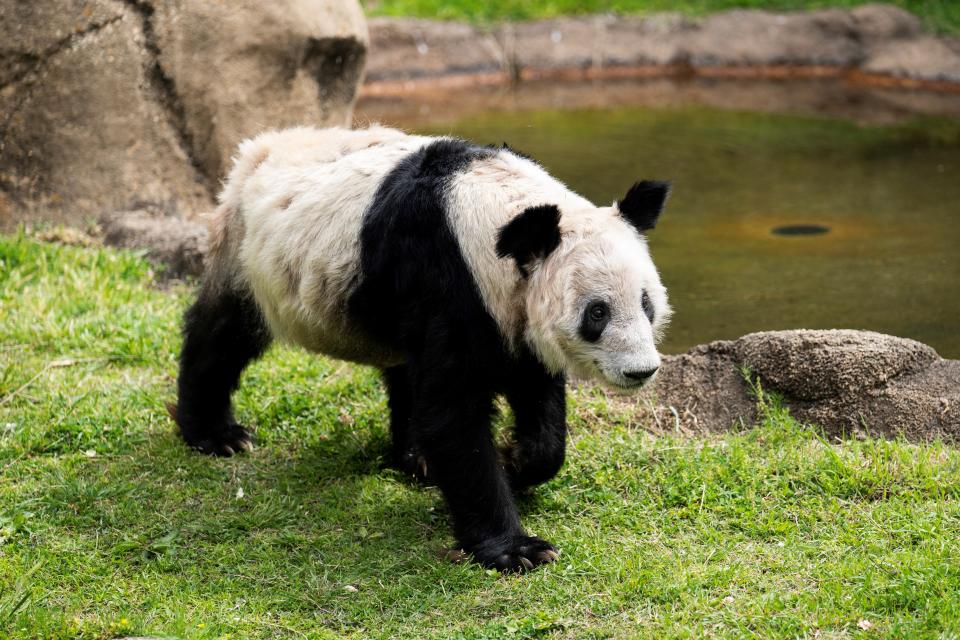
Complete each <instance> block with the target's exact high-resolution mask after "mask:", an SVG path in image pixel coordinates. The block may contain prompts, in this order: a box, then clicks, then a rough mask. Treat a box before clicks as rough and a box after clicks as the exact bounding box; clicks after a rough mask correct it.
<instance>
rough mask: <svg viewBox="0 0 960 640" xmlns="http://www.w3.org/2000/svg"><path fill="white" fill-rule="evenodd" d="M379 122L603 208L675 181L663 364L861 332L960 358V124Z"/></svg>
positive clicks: (555, 113) (541, 111)
mask: <svg viewBox="0 0 960 640" xmlns="http://www.w3.org/2000/svg"><path fill="white" fill-rule="evenodd" d="M954 99H957V100H960V98H957V97H956V96H954ZM404 100H408V101H409V100H415V98H412V97H411V98H404ZM375 107H376V104H375V103H368V104H366V105H364V104H361V106H360V111H359V113H360V114H361V117H367V118H371V119H373V118H376V119H382V120H384V121H385V122H387V123H388V124H394V125H399V126H404V127H405V128H408V129H412V130H416V131H418V132H424V133H431V134H453V135H456V136H460V137H464V138H468V139H471V140H474V141H477V142H481V143H496V144H499V143H500V142H503V141H506V142H507V143H509V144H510V146H511V147H514V148H516V149H518V150H521V151H523V152H524V153H526V154H528V155H530V156H532V157H534V158H536V159H537V160H538V161H540V162H541V163H542V164H543V165H544V166H545V167H546V168H547V169H548V170H549V171H550V172H551V173H552V174H553V175H555V176H556V177H557V178H559V179H560V180H562V181H564V182H565V183H566V184H567V185H568V186H570V187H571V188H572V189H573V190H575V191H577V192H579V193H581V194H583V195H584V196H586V197H587V198H589V199H591V200H592V201H594V202H595V203H598V204H605V203H610V202H612V201H613V200H615V199H616V198H618V197H619V196H621V195H622V194H623V193H624V192H625V191H626V189H627V188H628V187H629V186H630V184H631V183H632V182H633V181H634V180H636V179H639V178H655V179H668V180H671V181H672V182H673V185H674V191H673V196H672V197H671V199H670V202H669V204H668V209H667V211H666V213H665V214H664V216H663V218H662V219H661V223H660V225H659V226H658V227H657V229H656V230H654V231H653V232H652V233H651V234H650V236H649V237H650V246H651V251H652V253H653V256H654V260H655V262H656V263H657V265H658V267H659V269H660V272H661V276H662V278H663V281H664V283H665V284H666V286H667V287H668V289H669V292H670V296H671V301H672V304H673V306H674V308H675V310H676V314H675V316H674V321H673V324H672V326H671V328H670V330H669V331H668V333H667V339H666V341H665V344H664V345H663V349H664V351H665V352H666V353H677V352H682V351H684V350H686V349H688V348H690V347H691V346H693V345H696V344H700V343H704V342H709V341H711V340H717V339H729V338H736V337H738V336H741V335H743V334H745V333H749V332H751V331H761V330H770V329H790V328H811V329H818V328H855V329H870V330H874V331H881V332H884V333H890V334H894V335H899V336H904V337H908V338H914V339H916V340H920V341H922V342H925V343H927V344H929V345H931V346H933V347H934V348H935V349H937V350H938V351H939V352H940V354H941V355H943V356H944V357H951V358H960V284H958V283H960V118H956V117H950V116H922V117H921V116H916V117H912V116H910V115H909V114H908V115H903V114H899V115H898V116H897V117H896V118H885V117H884V118H878V119H879V120H880V121H881V122H879V123H876V122H874V123H867V124H864V123H863V122H857V121H851V120H850V119H848V118H846V117H844V118H836V117H824V116H823V115H811V114H809V113H808V114H803V115H797V114H783V113H771V112H762V111H751V110H745V109H743V108H736V109H731V108H724V107H717V106H709V105H704V104H696V103H690V102H681V103H679V104H669V105H662V104H661V105H655V106H642V105H641V106H637V105H626V104H616V105H614V106H602V107H596V106H574V107H572V108H571V107H569V106H568V105H566V104H564V105H560V106H559V107H555V106H551V105H550V104H544V103H543V101H540V102H538V103H537V104H536V105H535V106H534V107H532V108H531V107H528V106H525V105H524V102H523V98H522V96H520V97H519V98H518V97H517V96H516V95H514V96H513V97H512V98H511V100H510V103H509V105H508V106H506V107H504V106H503V105H499V104H498V106H495V107H493V108H490V109H487V110H477V109H469V108H465V109H464V110H463V115H462V116H456V115H453V116H451V115H450V114H451V113H453V114H456V113H458V112H459V110H458V109H457V108H456V106H455V105H452V106H449V108H446V109H443V114H445V115H444V116H443V117H442V118H435V119H433V121H431V118H430V117H429V116H428V117H426V118H425V117H423V113H422V112H421V111H418V112H416V113H417V116H416V117H412V116H411V117H406V118H404V117H402V116H399V117H398V116H397V115H396V113H394V112H392V111H391V112H388V113H387V114H386V115H387V117H383V118H378V117H377V116H378V113H377V109H376V108H375ZM434 108H435V107H434ZM858 120H862V118H858ZM890 120H893V121H892V122H891V121H890Z"/></svg>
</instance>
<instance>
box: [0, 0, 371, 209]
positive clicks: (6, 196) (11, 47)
mask: <svg viewBox="0 0 960 640" xmlns="http://www.w3.org/2000/svg"><path fill="white" fill-rule="evenodd" d="M366 48H367V31H366V25H365V22H364V19H363V14H362V12H361V10H360V7H359V5H358V4H357V2H356V0H336V1H334V0H277V1H275V2H257V1H255V0H233V1H232V2H229V3H227V2H221V1H218V0H190V1H187V0H0V227H9V226H11V225H12V224H15V223H16V222H17V221H18V220H19V219H23V217H31V216H43V217H47V218H54V219H56V218H61V219H65V220H70V221H77V220H80V219H83V218H85V217H93V216H99V215H100V214H102V213H104V212H107V211H112V210H122V209H132V208H141V207H143V206H145V205H146V206H149V207H153V208H161V209H163V210H164V211H166V212H167V213H171V214H179V215H186V216H192V215H193V214H195V213H197V212H199V211H202V210H204V209H207V208H208V207H209V206H210V204H211V203H212V200H213V196H214V193H215V191H216V190H217V188H218V184H219V180H220V178H222V176H223V174H224V172H225V170H226V169H227V167H228V162H229V158H230V156H231V154H232V153H233V150H234V148H235V147H236V145H237V143H238V142H239V141H240V140H242V139H243V138H245V137H247V136H250V135H253V134H256V133H257V132H258V131H261V130H263V129H265V128H272V127H279V126H287V125H292V124H299V123H308V124H316V125H346V124H348V123H349V121H350V118H351V115H352V107H353V102H354V97H355V93H356V89H357V86H358V83H359V82H360V80H361V76H362V71H363V63H364V58H365V55H366Z"/></svg>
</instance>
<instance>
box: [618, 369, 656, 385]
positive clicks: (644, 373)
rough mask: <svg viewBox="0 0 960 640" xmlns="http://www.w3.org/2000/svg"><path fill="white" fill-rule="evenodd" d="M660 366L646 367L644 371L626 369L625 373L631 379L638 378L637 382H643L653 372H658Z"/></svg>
mask: <svg viewBox="0 0 960 640" xmlns="http://www.w3.org/2000/svg"><path fill="white" fill-rule="evenodd" d="M657 369H659V367H654V368H653V369H644V370H642V371H624V372H623V375H625V376H626V377H628V378H630V379H631V380H636V381H637V382H643V381H644V380H646V379H647V378H649V377H650V376H652V375H653V374H655V373H656V372H657Z"/></svg>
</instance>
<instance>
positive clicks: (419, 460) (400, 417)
mask: <svg viewBox="0 0 960 640" xmlns="http://www.w3.org/2000/svg"><path fill="white" fill-rule="evenodd" d="M383 381H384V384H385V385H386V387H387V404H388V406H389V408H390V438H391V446H390V465H391V466H392V467H393V468H395V469H397V470H399V471H401V472H403V473H404V474H407V475H409V476H411V477H413V478H414V479H416V480H417V481H419V482H423V483H425V484H426V483H428V482H429V481H428V475H427V474H428V471H429V468H428V467H427V462H426V459H425V458H424V457H423V455H422V454H421V452H420V450H419V449H418V448H417V445H416V442H415V441H414V438H413V431H414V429H413V425H412V424H411V419H412V417H413V404H414V398H413V383H412V381H411V380H410V367H409V366H408V365H405V364H402V365H397V366H394V367H388V368H386V369H384V370H383Z"/></svg>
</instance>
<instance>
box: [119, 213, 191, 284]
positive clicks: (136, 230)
mask: <svg viewBox="0 0 960 640" xmlns="http://www.w3.org/2000/svg"><path fill="white" fill-rule="evenodd" d="M101 227H102V229H103V240H104V242H105V243H106V244H109V245H112V246H115V247H121V248H124V249H146V251H147V258H148V259H149V260H150V261H151V262H153V263H155V264H157V265H158V266H160V267H162V270H161V272H160V273H161V275H162V276H163V277H166V278H183V277H185V276H199V275H201V274H202V273H203V258H204V255H206V252H207V230H206V228H205V227H204V226H203V225H200V224H197V223H196V222H189V221H187V220H183V219H181V218H176V217H172V216H166V215H164V214H163V213H160V212H157V211H150V210H143V209H141V210H137V211H120V212H117V213H114V214H112V215H110V216H107V217H106V218H104V219H103V220H102V222H101Z"/></svg>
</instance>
